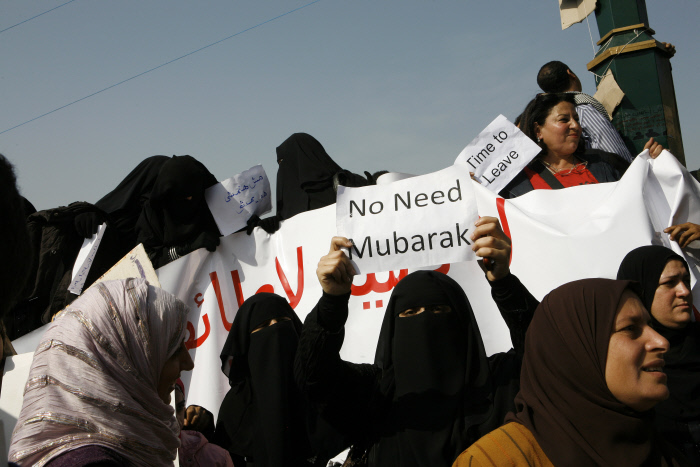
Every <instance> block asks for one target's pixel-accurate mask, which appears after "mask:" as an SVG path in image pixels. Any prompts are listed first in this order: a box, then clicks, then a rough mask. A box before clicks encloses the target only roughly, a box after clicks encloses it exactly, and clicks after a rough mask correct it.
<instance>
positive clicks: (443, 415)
mask: <svg viewBox="0 0 700 467" xmlns="http://www.w3.org/2000/svg"><path fill="white" fill-rule="evenodd" d="M436 306H441V309H442V310H443V312H433V311H432V310H433V309H435V307H436ZM445 306H449V309H450V311H447V312H445V311H444V310H445V309H446V308H444V307H445ZM421 307H425V308H426V310H425V311H424V312H422V313H420V314H417V315H410V316H405V317H401V316H399V315H400V313H402V312H404V311H405V310H409V309H419V308H421ZM375 365H377V366H379V368H381V379H380V390H381V392H382V394H383V395H384V397H385V398H386V402H387V404H388V406H387V409H386V418H385V420H384V421H383V425H384V427H383V429H382V432H381V433H380V436H381V438H380V440H379V442H378V443H376V444H375V446H374V448H373V449H372V451H371V452H370V459H371V461H372V463H373V465H381V466H392V465H401V466H413V465H415V466H419V465H425V466H427V465H449V464H450V463H451V462H452V461H453V460H454V459H455V458H456V457H457V456H458V455H459V453H460V452H461V451H462V450H464V448H465V447H466V446H468V445H469V444H471V442H473V441H475V440H476V439H478V438H479V437H480V436H481V434H482V433H487V432H489V431H490V430H491V429H493V428H495V427H497V426H498V425H499V424H500V423H501V422H502V420H503V417H504V416H505V414H506V413H507V412H508V408H509V407H511V406H512V402H511V403H510V404H508V403H507V402H506V400H504V399H507V397H508V396H506V394H509V395H510V397H511V401H512V395H513V394H514V390H513V389H512V388H511V389H510V390H509V384H508V382H507V381H506V385H505V386H504V387H501V388H498V387H496V386H494V381H493V378H492V375H491V370H490V364H489V359H488V358H487V356H486V351H485V350H484V344H483V342H482V339H481V334H480V333H479V326H478V324H477V322H476V318H475V317H474V312H473V311H472V308H471V305H470V304H469V300H468V299H467V296H466V294H465V293H464V291H463V290H462V288H461V287H460V286H459V284H457V283H456V282H455V281H454V280H453V279H451V278H450V277H448V276H446V275H445V274H442V273H439V272H435V271H417V272H414V273H412V274H410V275H408V276H406V277H405V278H404V279H403V280H401V281H400V282H399V284H398V285H397V287H396V288H395V289H394V291H393V293H392V295H391V298H390V300H389V304H388V305H387V309H386V313H385V315H384V322H383V323H382V330H381V333H380V336H379V343H378V345H377V354H376V356H375ZM511 382H512V381H511ZM501 396H505V397H501ZM503 403H505V406H503Z"/></svg>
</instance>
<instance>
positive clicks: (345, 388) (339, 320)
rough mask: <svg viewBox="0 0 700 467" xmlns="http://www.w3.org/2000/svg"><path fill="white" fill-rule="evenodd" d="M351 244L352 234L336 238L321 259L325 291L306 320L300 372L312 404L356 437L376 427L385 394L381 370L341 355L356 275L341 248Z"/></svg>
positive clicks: (299, 356)
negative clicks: (380, 382) (380, 387)
mask: <svg viewBox="0 0 700 467" xmlns="http://www.w3.org/2000/svg"><path fill="white" fill-rule="evenodd" d="M351 245H352V243H351V242H350V241H349V240H348V239H346V238H343V237H334V238H333V240H332V241H331V247H330V251H329V252H328V254H327V255H325V256H324V257H322V258H321V260H320V261H319V263H318V268H317V270H316V275H317V276H318V279H319V282H320V283H321V287H322V288H323V295H322V297H321V298H320V299H319V301H318V303H317V304H316V306H315V307H314V309H313V310H312V311H311V313H309V315H308V316H307V317H306V320H305V321H304V327H303V329H302V333H301V337H300V338H299V346H298V348H297V354H296V358H295V362H294V375H295V378H296V381H297V384H298V386H299V388H300V389H301V391H302V393H303V394H304V395H305V397H306V398H307V400H308V401H309V402H310V404H311V406H312V407H313V408H314V409H315V410H317V411H318V413H319V414H320V415H321V416H322V417H323V419H324V420H325V421H326V422H327V423H328V424H330V425H331V426H332V427H333V428H334V429H336V430H338V431H339V432H340V433H342V434H344V435H346V436H348V437H349V438H350V439H351V440H353V439H358V438H361V437H362V436H363V435H364V433H365V432H366V431H367V430H368V429H369V428H370V427H369V426H367V425H368V424H370V423H371V414H372V411H373V409H374V408H376V405H375V404H376V401H377V400H378V397H379V392H378V376H379V369H378V368H377V367H375V366H374V365H370V364H356V363H349V362H346V361H343V360H341V358H340V348H341V347H342V345H343V338H344V335H345V331H344V326H345V321H346V320H347V317H348V300H349V299H350V290H351V285H352V278H353V276H354V275H355V270H354V268H353V267H352V263H350V260H349V259H348V257H347V256H346V255H345V253H344V252H343V251H342V250H341V248H343V247H349V246H351ZM315 436H317V435H315Z"/></svg>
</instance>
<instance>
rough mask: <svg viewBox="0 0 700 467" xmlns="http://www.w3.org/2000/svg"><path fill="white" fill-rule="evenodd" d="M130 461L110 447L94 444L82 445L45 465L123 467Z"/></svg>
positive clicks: (62, 466)
mask: <svg viewBox="0 0 700 467" xmlns="http://www.w3.org/2000/svg"><path fill="white" fill-rule="evenodd" d="M129 465H131V463H130V462H129V461H127V460H126V459H125V458H124V457H122V456H120V455H119V454H117V453H116V452H115V451H113V450H112V449H109V448H106V447H104V446H99V445H96V444H91V445H88V446H82V447H79V448H77V449H73V450H72V451H68V452H67V453H65V454H61V455H60V456H58V457H56V458H54V459H52V460H51V461H49V462H48V463H47V464H46V467H124V466H129Z"/></svg>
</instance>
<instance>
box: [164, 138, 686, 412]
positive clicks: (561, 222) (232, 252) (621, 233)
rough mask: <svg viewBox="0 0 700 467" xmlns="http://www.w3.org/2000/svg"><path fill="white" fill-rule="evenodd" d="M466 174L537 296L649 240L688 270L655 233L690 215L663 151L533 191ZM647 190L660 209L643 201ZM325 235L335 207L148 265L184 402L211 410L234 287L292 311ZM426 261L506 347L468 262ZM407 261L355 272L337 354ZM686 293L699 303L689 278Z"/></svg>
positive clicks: (607, 270) (681, 174)
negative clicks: (179, 325)
mask: <svg viewBox="0 0 700 467" xmlns="http://www.w3.org/2000/svg"><path fill="white" fill-rule="evenodd" d="M470 183H472V184H473V189H474V192H475V196H476V199H477V203H478V211H479V215H481V216H494V217H498V218H499V219H500V220H501V223H502V225H503V226H504V230H505V231H506V232H507V233H508V234H509V235H510V236H511V238H512V241H513V251H512V271H513V272H514V273H515V274H516V275H517V276H518V277H519V278H520V279H521V280H522V282H523V283H524V284H525V285H526V286H527V287H528V288H529V289H530V291H531V292H532V293H533V295H535V297H537V298H542V297H543V296H544V295H545V294H546V293H547V292H549V291H550V290H551V289H553V288H555V287H557V286H559V285H561V284H563V283H565V282H568V281H571V280H575V279H580V278H585V277H609V278H614V277H615V275H616V273H617V268H618V266H619V264H620V261H621V260H622V258H623V257H624V256H625V254H627V252H628V251H630V250H632V249H633V248H636V247H637V246H641V245H648V244H651V243H652V242H653V243H659V244H666V245H668V246H671V247H672V248H673V249H674V250H676V251H677V252H678V253H682V254H684V255H685V257H686V258H687V259H688V261H689V264H690V266H691V271H692V274H693V276H694V278H695V277H697V274H698V261H697V260H695V258H694V257H693V254H694V252H693V250H692V249H686V250H685V251H681V250H680V249H679V248H678V245H677V244H676V243H675V242H674V243H670V242H668V236H667V235H666V234H664V233H663V232H662V230H663V228H664V227H667V226H668V225H671V224H676V223H682V222H686V221H691V222H696V223H699V224H700V189H699V185H698V184H697V182H695V180H694V179H692V177H691V176H690V175H689V174H688V173H687V172H686V171H685V169H683V168H682V167H681V166H680V165H679V164H678V162H677V161H676V159H675V158H674V157H673V156H672V155H671V154H669V153H667V152H665V153H663V154H662V155H661V156H659V158H658V159H656V160H655V161H652V160H650V159H649V158H648V155H646V154H645V153H643V154H642V155H640V156H639V157H638V158H637V159H636V160H635V162H634V163H633V164H632V165H631V166H630V168H629V169H628V171H627V173H626V174H625V176H624V177H623V178H622V180H621V181H620V182H617V183H604V184H599V185H585V186H579V187H573V188H567V189H565V190H556V191H554V190H537V191H533V192H531V193H528V194H527V195H524V196H521V197H520V198H517V199H514V200H504V199H502V198H499V197H498V196H497V195H495V194H494V193H492V192H491V191H490V190H488V189H486V188H485V187H483V186H480V185H479V184H477V183H476V182H470ZM649 197H653V198H655V199H656V201H655V204H657V205H662V206H666V207H667V208H665V210H664V209H661V208H658V206H657V207H654V206H651V205H650V204H649V201H648V199H649ZM650 212H651V214H650ZM652 217H654V218H655V220H652ZM335 234H336V231H335V206H328V207H326V208H323V209H319V210H316V211H312V212H307V213H303V214H300V215H297V216H295V217H294V218H292V219H289V220H287V221H285V222H283V224H282V227H281V229H280V230H279V231H278V232H277V233H275V234H274V235H268V234H266V233H265V232H264V231H262V230H261V229H255V232H254V233H253V235H252V236H247V235H245V233H239V234H234V235H231V236H229V237H226V238H223V239H222V242H221V245H220V246H219V248H218V249H217V251H216V252H214V253H209V252H207V251H206V250H199V251H197V252H194V253H192V254H190V255H188V256H186V257H184V258H181V259H180V260H178V261H176V262H174V263H171V264H169V265H167V266H165V267H163V268H161V269H159V270H158V274H159V278H160V281H161V284H162V286H163V287H164V288H165V289H167V290H170V291H171V292H173V293H175V294H176V295H178V296H179V297H180V298H181V299H183V300H184V301H185V303H187V304H188V305H189V306H190V309H191V312H190V315H189V323H188V329H189V330H190V335H189V340H188V346H189V347H190V348H191V352H192V355H193V357H194V359H195V364H196V366H195V369H194V370H193V371H192V372H191V373H189V374H185V375H184V379H185V382H186V383H187V384H189V391H188V404H199V405H202V406H204V407H206V408H207V409H209V410H211V411H212V412H214V413H215V414H216V413H217V412H218V408H219V404H220V402H221V400H222V399H223V397H224V395H225V393H226V391H228V382H227V381H226V378H225V377H224V376H223V374H222V373H221V370H220V366H221V363H220V360H219V353H220V351H221V348H222V346H223V344H224V341H225V340H226V337H227V334H228V330H229V329H230V325H231V322H232V321H233V319H234V317H235V314H236V310H237V309H238V307H239V306H240V304H241V303H243V301H244V300H245V299H246V298H248V297H250V296H251V295H253V294H255V293H257V292H260V291H267V292H275V293H277V294H279V295H281V296H283V297H286V298H287V300H289V302H290V304H291V306H292V307H293V308H294V310H295V311H296V312H297V313H298V314H299V316H300V317H301V319H302V320H303V319H304V317H305V316H306V315H307V314H308V312H309V311H310V310H311V309H312V308H313V307H314V305H315V304H316V301H317V300H318V298H319V297H320V295H321V289H320V286H319V285H318V281H317V279H316V274H315V269H316V265H317V263H318V260H319V258H320V257H321V256H323V255H325V254H326V253H327V252H328V248H329V246H330V239H331V237H332V236H333V235H335ZM431 268H432V269H440V270H441V271H443V272H446V273H447V274H448V275H450V276H451V277H453V278H455V279H456V280H457V281H458V282H459V283H460V284H461V285H462V287H463V288H464V289H465V291H466V293H467V296H468V297H469V300H470V302H471V304H472V307H473V308H474V310H475V313H476V315H477V319H478V321H479V326H480V330H481V333H482V335H483V337H484V343H485V345H486V350H487V352H488V353H489V354H491V353H494V352H498V351H505V350H507V349H508V348H510V339H509V335H508V331H507V328H506V326H505V324H504V323H503V321H502V319H501V317H500V314H499V312H498V310H497V308H496V306H495V304H494V303H493V301H492V300H491V296H490V287H489V285H488V283H487V281H486V279H485V278H484V276H483V273H482V272H481V270H480V269H479V267H478V264H477V263H476V262H475V261H467V262H462V263H457V264H443V265H440V264H436V265H433V266H432V267H431ZM408 272H410V269H400V270H395V271H391V272H385V273H377V274H366V275H360V276H357V277H356V278H355V281H354V283H353V290H352V296H351V299H350V316H349V318H348V323H347V326H346V338H345V344H344V346H343V349H342V352H341V353H342V357H343V358H345V359H347V360H350V361H354V362H372V361H373V360H374V352H375V348H376V343H377V339H378V335H379V329H380V326H381V321H382V318H383V315H384V307H385V306H386V303H387V301H388V299H389V296H390V294H391V290H392V289H393V287H394V286H395V285H396V283H397V282H398V280H399V279H400V278H401V277H403V276H405V275H406V274H408ZM693 293H694V295H695V297H696V303H700V301H698V300H700V295H698V287H697V285H696V281H695V279H693Z"/></svg>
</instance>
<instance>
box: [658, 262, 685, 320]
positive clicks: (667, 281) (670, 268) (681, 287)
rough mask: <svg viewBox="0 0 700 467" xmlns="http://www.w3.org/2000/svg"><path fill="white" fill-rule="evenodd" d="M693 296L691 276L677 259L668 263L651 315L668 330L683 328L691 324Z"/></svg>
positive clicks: (660, 279) (661, 278) (662, 274)
mask: <svg viewBox="0 0 700 467" xmlns="http://www.w3.org/2000/svg"><path fill="white" fill-rule="evenodd" d="M692 310H693V295H692V293H691V292H690V274H689V273H688V270H687V269H686V267H685V265H684V264H683V263H682V262H680V261H678V260H677V259H672V260H671V261H669V262H668V263H666V267H665V268H664V270H663V272H662V273H661V277H659V286H658V287H657V288H656V292H655V293H654V301H653V302H652V303H651V314H652V315H653V316H654V318H656V320H657V321H658V322H659V323H661V324H662V325H664V326H666V327H667V328H683V327H685V326H687V325H688V323H690V320H691V313H692Z"/></svg>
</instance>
